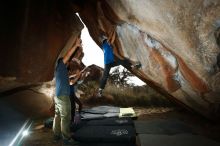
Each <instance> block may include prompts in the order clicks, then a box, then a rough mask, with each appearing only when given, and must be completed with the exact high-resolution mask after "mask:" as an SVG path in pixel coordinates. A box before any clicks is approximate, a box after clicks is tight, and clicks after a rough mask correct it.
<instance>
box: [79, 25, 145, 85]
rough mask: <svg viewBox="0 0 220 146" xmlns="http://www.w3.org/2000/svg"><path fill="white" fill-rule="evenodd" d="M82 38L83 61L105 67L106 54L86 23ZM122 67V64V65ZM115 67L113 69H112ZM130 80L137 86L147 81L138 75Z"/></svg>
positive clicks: (87, 64) (86, 63)
mask: <svg viewBox="0 0 220 146" xmlns="http://www.w3.org/2000/svg"><path fill="white" fill-rule="evenodd" d="M81 39H82V46H83V52H84V57H83V59H82V62H83V63H84V64H85V65H86V66H89V65H92V64H95V65H97V66H100V67H102V68H104V55H103V51H102V49H101V48H100V47H99V46H98V45H97V44H96V43H95V42H94V41H93V39H92V38H91V36H90V35H89V32H88V29H87V27H86V26H85V25H84V29H83V30H82V33H81ZM121 68H122V66H121ZM112 70H113V69H111V71H112ZM130 82H131V83H134V84H135V85H137V86H141V85H144V84H145V83H144V82H142V81H141V80H140V79H138V78H137V77H131V78H130Z"/></svg>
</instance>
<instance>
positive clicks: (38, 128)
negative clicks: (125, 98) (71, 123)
mask: <svg viewBox="0 0 220 146" xmlns="http://www.w3.org/2000/svg"><path fill="white" fill-rule="evenodd" d="M134 110H135V112H136V114H137V115H138V119H137V120H149V119H167V118H172V119H178V120H181V121H182V122H184V123H186V124H187V125H188V126H190V127H191V128H192V130H193V131H194V132H195V133H197V134H199V135H202V136H205V137H208V138H210V139H213V140H215V141H219V142H220V124H219V123H215V122H212V121H209V120H207V119H205V118H204V117H201V116H199V115H197V114H192V113H190V112H188V111H186V110H184V109H181V108H178V109H177V108H164V107H157V108H150V107H149V108H143V107H134ZM45 119H46V118H43V119H36V120H34V124H33V126H32V127H33V128H32V131H31V133H30V135H29V136H27V137H26V138H25V139H24V142H23V144H22V146H62V143H61V142H59V143H53V142H52V137H53V133H52V130H51V129H49V128H45V127H44V121H45Z"/></svg>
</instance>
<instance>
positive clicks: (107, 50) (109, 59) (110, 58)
mask: <svg viewBox="0 0 220 146" xmlns="http://www.w3.org/2000/svg"><path fill="white" fill-rule="evenodd" d="M102 48H103V51H104V64H109V63H113V62H114V54H113V48H112V46H111V45H110V44H109V43H108V42H107V41H104V43H103V44H102Z"/></svg>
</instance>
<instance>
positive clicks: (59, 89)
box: [55, 60, 70, 97]
mask: <svg viewBox="0 0 220 146" xmlns="http://www.w3.org/2000/svg"><path fill="white" fill-rule="evenodd" d="M55 79H56V96H57V97H58V96H70V85H69V77H68V70H67V68H66V65H65V64H64V63H63V61H62V60H61V61H59V62H58V64H57V66H56V71H55Z"/></svg>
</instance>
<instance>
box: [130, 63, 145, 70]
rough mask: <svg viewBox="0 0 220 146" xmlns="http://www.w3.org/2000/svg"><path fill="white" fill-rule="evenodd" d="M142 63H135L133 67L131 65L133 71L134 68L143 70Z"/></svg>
mask: <svg viewBox="0 0 220 146" xmlns="http://www.w3.org/2000/svg"><path fill="white" fill-rule="evenodd" d="M141 66H142V65H141V62H139V61H138V62H135V63H134V64H133V65H131V68H132V69H133V68H136V69H139V68H141Z"/></svg>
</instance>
